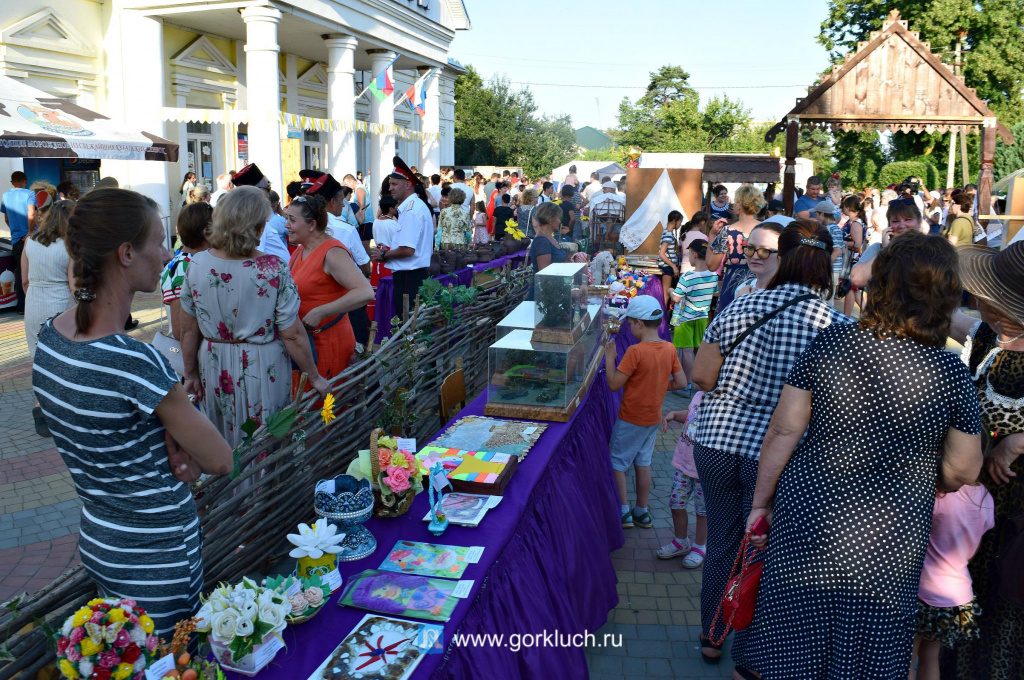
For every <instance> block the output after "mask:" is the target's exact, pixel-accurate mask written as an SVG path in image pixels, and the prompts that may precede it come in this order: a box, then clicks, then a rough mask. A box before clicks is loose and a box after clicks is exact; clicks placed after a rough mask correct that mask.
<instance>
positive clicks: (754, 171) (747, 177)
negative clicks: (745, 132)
mask: <svg viewBox="0 0 1024 680" xmlns="http://www.w3.org/2000/svg"><path fill="white" fill-rule="evenodd" d="M781 168H782V161H781V160H780V159H779V157H778V156H769V155H768V154H749V153H739V154H732V153H706V154H704V172H703V180H704V181H705V182H709V183H712V184H723V183H726V182H766V183H769V184H775V183H777V182H778V181H779V171H780V170H781Z"/></svg>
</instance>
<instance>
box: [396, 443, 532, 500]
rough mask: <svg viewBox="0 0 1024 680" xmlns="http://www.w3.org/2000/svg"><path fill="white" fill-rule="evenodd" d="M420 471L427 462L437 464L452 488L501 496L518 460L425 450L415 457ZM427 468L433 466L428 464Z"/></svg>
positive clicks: (480, 453) (503, 455)
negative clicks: (435, 462)
mask: <svg viewBox="0 0 1024 680" xmlns="http://www.w3.org/2000/svg"><path fill="white" fill-rule="evenodd" d="M416 458H417V460H419V461H420V466H421V469H424V470H425V469H427V467H426V465H427V464H428V463H427V462H428V461H437V462H439V464H440V465H441V467H442V468H443V470H444V472H445V474H446V475H447V477H448V479H449V481H451V483H452V488H453V489H454V490H456V491H462V492H464V493H483V494H497V495H500V494H502V493H504V491H505V487H506V486H507V485H508V482H509V480H510V479H511V478H512V475H513V474H514V473H515V469H516V467H517V465H518V463H519V459H518V458H516V457H514V456H511V455H509V454H507V453H490V452H487V451H462V450H460V449H448V448H443V447H440V446H425V447H423V449H421V450H420V452H419V453H417V454H416ZM429 465H431V466H432V465H433V462H430V463H429Z"/></svg>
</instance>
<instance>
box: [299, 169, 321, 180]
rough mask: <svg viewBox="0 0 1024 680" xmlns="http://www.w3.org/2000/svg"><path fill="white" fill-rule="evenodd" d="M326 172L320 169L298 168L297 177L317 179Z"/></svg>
mask: <svg viewBox="0 0 1024 680" xmlns="http://www.w3.org/2000/svg"><path fill="white" fill-rule="evenodd" d="M326 174H327V173H326V172H323V171H321V170H299V177H301V178H302V179H304V180H307V181H309V182H313V181H314V180H318V179H320V178H321V177H323V176H324V175H326Z"/></svg>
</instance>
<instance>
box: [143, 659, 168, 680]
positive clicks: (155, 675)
mask: <svg viewBox="0 0 1024 680" xmlns="http://www.w3.org/2000/svg"><path fill="white" fill-rule="evenodd" d="M173 670H174V655H173V654H168V655H166V656H162V657H160V658H159V659H157V660H156V661H154V662H153V664H152V665H151V666H150V667H149V668H147V669H146V680H162V678H163V677H164V676H165V675H167V674H168V673H170V672H171V671H173Z"/></svg>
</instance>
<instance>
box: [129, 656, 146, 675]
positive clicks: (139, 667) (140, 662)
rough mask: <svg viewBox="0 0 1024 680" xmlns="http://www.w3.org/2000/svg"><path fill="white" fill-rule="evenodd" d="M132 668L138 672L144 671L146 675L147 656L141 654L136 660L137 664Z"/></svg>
mask: <svg viewBox="0 0 1024 680" xmlns="http://www.w3.org/2000/svg"><path fill="white" fill-rule="evenodd" d="M132 670H133V671H135V672H136V673H142V674H143V675H145V673H144V672H143V671H145V670H146V657H144V656H140V657H139V658H138V659H137V660H136V661H135V665H134V666H132ZM136 677H138V676H136Z"/></svg>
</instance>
